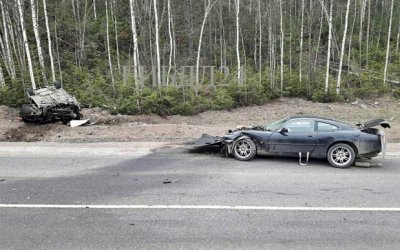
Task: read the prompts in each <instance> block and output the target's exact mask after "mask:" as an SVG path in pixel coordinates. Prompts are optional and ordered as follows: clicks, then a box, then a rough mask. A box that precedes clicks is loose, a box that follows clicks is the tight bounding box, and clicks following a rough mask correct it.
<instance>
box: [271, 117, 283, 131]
mask: <svg viewBox="0 0 400 250" xmlns="http://www.w3.org/2000/svg"><path fill="white" fill-rule="evenodd" d="M288 120H289V117H285V118H283V119H280V120H278V121H274V122H271V123H270V124H268V125H267V126H265V130H267V131H273V130H275V129H277V128H280V127H281V125H282V124H284V123H285V122H287V121H288Z"/></svg>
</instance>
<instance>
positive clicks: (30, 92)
mask: <svg viewBox="0 0 400 250" xmlns="http://www.w3.org/2000/svg"><path fill="white" fill-rule="evenodd" d="M26 92H27V93H28V94H29V95H35V92H33V89H32V88H27V89H26Z"/></svg>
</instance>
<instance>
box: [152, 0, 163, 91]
mask: <svg viewBox="0 0 400 250" xmlns="http://www.w3.org/2000/svg"><path fill="white" fill-rule="evenodd" d="M153 6H154V28H155V33H156V59H157V82H158V85H161V59H160V41H159V31H158V10H157V0H153Z"/></svg>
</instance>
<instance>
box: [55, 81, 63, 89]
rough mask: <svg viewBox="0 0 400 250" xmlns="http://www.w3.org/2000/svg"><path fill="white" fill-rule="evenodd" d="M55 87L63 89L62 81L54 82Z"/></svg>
mask: <svg viewBox="0 0 400 250" xmlns="http://www.w3.org/2000/svg"><path fill="white" fill-rule="evenodd" d="M53 84H54V87H55V88H56V89H61V87H62V86H61V82H59V81H55V82H54V83H53Z"/></svg>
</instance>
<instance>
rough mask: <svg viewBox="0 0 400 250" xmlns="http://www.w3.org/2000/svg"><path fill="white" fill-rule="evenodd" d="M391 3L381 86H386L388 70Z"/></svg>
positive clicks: (391, 15)
mask: <svg viewBox="0 0 400 250" xmlns="http://www.w3.org/2000/svg"><path fill="white" fill-rule="evenodd" d="M393 2H394V0H392V1H391V5H390V19H389V30H388V36H387V46H386V59H385V69H384V73H383V84H384V85H386V81H387V70H388V64H389V52H390V36H391V32H392V21H393V5H394V4H393Z"/></svg>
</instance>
